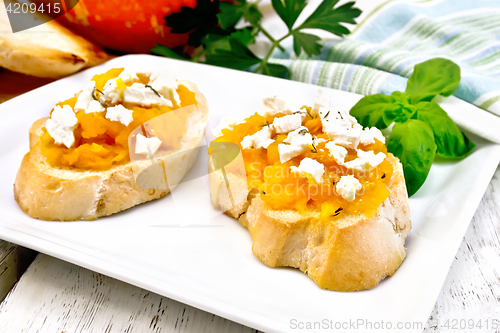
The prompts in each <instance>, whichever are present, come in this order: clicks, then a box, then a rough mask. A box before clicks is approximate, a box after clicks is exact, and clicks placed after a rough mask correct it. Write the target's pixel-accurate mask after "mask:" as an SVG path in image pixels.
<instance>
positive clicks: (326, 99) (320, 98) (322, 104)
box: [312, 90, 331, 114]
mask: <svg viewBox="0 0 500 333" xmlns="http://www.w3.org/2000/svg"><path fill="white" fill-rule="evenodd" d="M330 102H331V98H330V96H328V95H327V94H325V93H324V92H323V91H321V90H318V93H317V94H316V100H315V101H314V106H313V108H312V113H313V114H317V113H318V111H319V109H320V108H327V107H329V106H330Z"/></svg>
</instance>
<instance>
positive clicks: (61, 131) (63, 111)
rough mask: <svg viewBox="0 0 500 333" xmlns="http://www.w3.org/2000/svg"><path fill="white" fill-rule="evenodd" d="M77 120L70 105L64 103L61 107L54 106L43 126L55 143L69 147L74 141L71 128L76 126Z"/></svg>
mask: <svg viewBox="0 0 500 333" xmlns="http://www.w3.org/2000/svg"><path fill="white" fill-rule="evenodd" d="M77 122H78V119H76V116H75V112H74V111H73V109H72V108H71V106H69V105H64V106H63V107H62V108H61V107H60V106H56V107H55V108H54V111H52V115H51V116H50V119H47V122H46V123H45V128H46V129H47V132H49V135H50V136H51V137H52V138H53V139H54V141H55V143H56V144H58V145H60V144H64V145H65V146H66V147H67V148H70V147H71V146H72V145H73V143H75V136H74V135H73V130H74V129H75V128H76V123H77Z"/></svg>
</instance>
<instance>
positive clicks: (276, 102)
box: [261, 96, 292, 116]
mask: <svg viewBox="0 0 500 333" xmlns="http://www.w3.org/2000/svg"><path fill="white" fill-rule="evenodd" d="M262 104H263V107H262V113H261V115H263V116H266V115H271V116H272V115H275V114H276V113H284V114H290V113H292V111H291V110H290V109H289V108H288V106H287V105H286V102H285V101H284V100H282V99H279V98H277V97H276V96H273V97H267V98H264V99H263V100H262Z"/></svg>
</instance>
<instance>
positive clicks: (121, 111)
mask: <svg viewBox="0 0 500 333" xmlns="http://www.w3.org/2000/svg"><path fill="white" fill-rule="evenodd" d="M106 118H107V119H109V120H111V121H119V122H120V123H122V124H123V125H125V126H128V124H130V123H131V122H132V120H134V118H133V117H132V110H129V109H127V108H125V107H123V105H117V106H113V107H109V108H107V109H106Z"/></svg>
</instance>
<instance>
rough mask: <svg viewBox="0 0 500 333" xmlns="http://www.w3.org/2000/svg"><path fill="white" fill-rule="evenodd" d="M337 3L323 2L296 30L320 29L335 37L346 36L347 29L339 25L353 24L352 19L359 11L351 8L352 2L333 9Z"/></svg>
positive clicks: (337, 0) (326, 0)
mask: <svg viewBox="0 0 500 333" xmlns="http://www.w3.org/2000/svg"><path fill="white" fill-rule="evenodd" d="M337 2H339V0H324V1H323V2H322V3H321V4H320V5H319V7H318V8H317V9H316V10H315V11H314V13H312V14H311V16H309V17H308V18H307V19H306V20H305V22H304V23H302V25H300V27H299V28H298V29H297V30H301V29H322V30H325V31H328V32H331V33H333V34H335V35H337V36H343V35H345V34H348V33H349V29H347V28H346V27H344V26H343V25H341V24H340V23H351V24H355V23H356V22H355V21H354V19H355V18H356V17H358V16H359V15H360V14H361V10H359V9H358V8H352V6H353V5H354V2H348V3H346V4H344V5H342V6H340V7H337V8H333V7H334V6H335V5H336V4H337Z"/></svg>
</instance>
